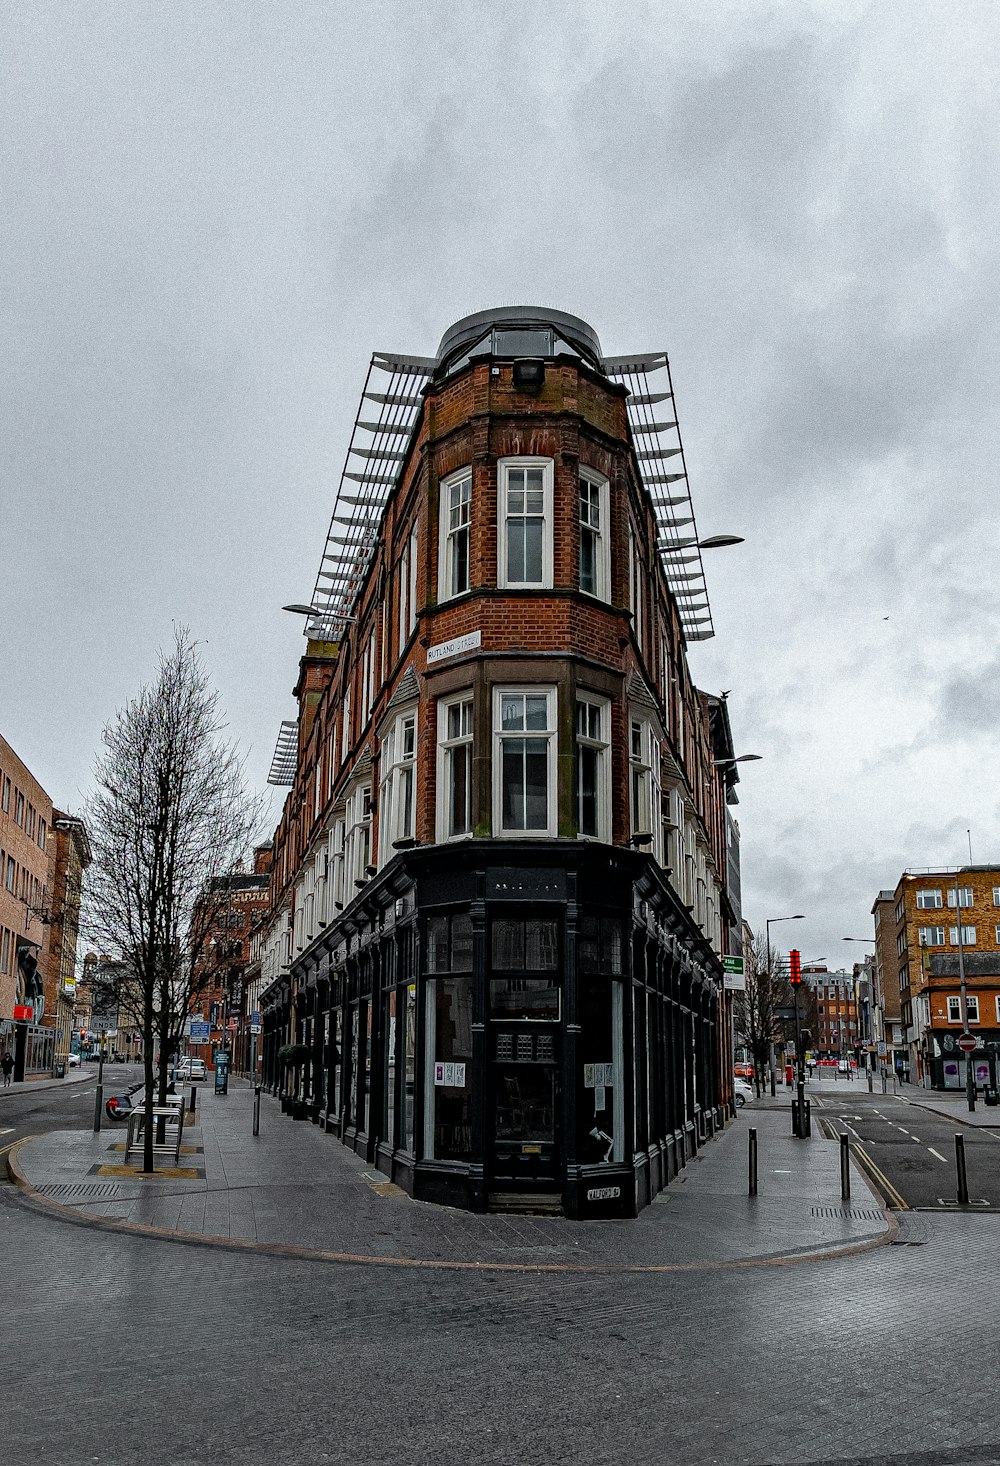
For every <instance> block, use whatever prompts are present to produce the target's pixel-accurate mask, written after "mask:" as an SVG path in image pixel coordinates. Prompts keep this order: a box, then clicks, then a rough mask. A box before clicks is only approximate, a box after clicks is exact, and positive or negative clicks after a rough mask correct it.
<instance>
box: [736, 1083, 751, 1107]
mask: <svg viewBox="0 0 1000 1466" xmlns="http://www.w3.org/2000/svg"><path fill="white" fill-rule="evenodd" d="M753 1098H754V1092H753V1089H752V1088H751V1087H750V1085H749V1084H747V1082H746V1080H745V1079H734V1080H733V1103H734V1104H735V1105H736V1108H737V1109H738V1110H742V1108H743V1106H744V1105H745V1104H746V1102H747V1100H752V1099H753Z"/></svg>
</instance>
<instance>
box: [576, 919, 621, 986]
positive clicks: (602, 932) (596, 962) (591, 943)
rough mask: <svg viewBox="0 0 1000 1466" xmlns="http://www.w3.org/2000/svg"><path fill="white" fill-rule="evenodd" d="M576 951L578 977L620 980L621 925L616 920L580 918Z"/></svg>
mask: <svg viewBox="0 0 1000 1466" xmlns="http://www.w3.org/2000/svg"><path fill="white" fill-rule="evenodd" d="M576 949H577V961H578V965H579V970H580V974H581V976H582V975H585V974H591V973H595V974H602V975H604V976H606V977H620V976H621V972H622V924H621V922H620V921H619V919H618V918H617V917H616V916H583V917H581V919H580V925H579V929H578V932H577V948H576Z"/></svg>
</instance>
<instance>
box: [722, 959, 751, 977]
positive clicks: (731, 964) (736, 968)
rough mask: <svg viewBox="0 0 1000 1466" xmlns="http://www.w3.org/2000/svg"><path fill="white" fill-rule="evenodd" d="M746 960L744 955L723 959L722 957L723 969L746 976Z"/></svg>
mask: <svg viewBox="0 0 1000 1466" xmlns="http://www.w3.org/2000/svg"><path fill="white" fill-rule="evenodd" d="M745 961H746V959H745V958H743V957H723V959H722V970H723V972H735V973H737V974H738V975H739V976H740V977H745V976H746V967H745V965H744V963H745Z"/></svg>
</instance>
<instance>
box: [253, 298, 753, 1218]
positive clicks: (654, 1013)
mask: <svg viewBox="0 0 1000 1466" xmlns="http://www.w3.org/2000/svg"><path fill="white" fill-rule="evenodd" d="M312 605H313V606H314V607H315V608H316V610H315V612H314V613H313V614H312V616H311V619H310V622H309V623H308V625H307V636H308V638H309V639H308V642H307V650H306V655H305V656H304V657H303V658H302V660H301V663H300V674H299V678H298V682H297V685H296V689H295V691H296V695H297V697H298V717H297V719H296V720H295V721H294V722H289V723H288V724H286V725H285V726H284V727H283V729H282V734H281V737H280V738H279V741H278V746H277V749H276V752H275V760H274V765H273V769H272V782H274V783H278V784H286V785H288V786H289V794H288V797H287V799H286V803H285V807H284V811H283V813H282V816H281V821H280V824H279V826H278V829H277V831H276V834H275V841H274V875H273V893H272V894H273V914H272V917H271V921H270V924H269V928H268V932H267V934H266V936H265V938H264V939H263V941H262V943H261V947H262V950H261V958H260V960H261V984H262V992H261V1006H262V1010H263V1022H264V1066H263V1072H264V1076H265V1079H266V1081H267V1083H268V1084H269V1085H271V1086H272V1087H273V1088H275V1089H277V1090H280V1091H282V1092H284V1093H285V1095H286V1099H287V1100H288V1102H289V1103H290V1104H291V1105H292V1106H293V1107H294V1108H295V1109H296V1111H298V1109H299V1108H304V1110H305V1112H306V1113H308V1114H309V1115H310V1116H311V1118H313V1119H314V1120H316V1121H317V1123H320V1124H322V1125H323V1126H324V1127H325V1128H326V1129H327V1130H329V1131H331V1132H333V1133H334V1134H336V1135H337V1136H339V1138H340V1139H341V1140H342V1141H343V1143H345V1144H347V1145H349V1146H351V1147H352V1148H353V1149H354V1150H355V1151H356V1152H357V1153H358V1154H359V1155H362V1156H363V1157H364V1158H365V1160H366V1161H367V1162H368V1163H369V1164H374V1165H376V1166H378V1167H379V1168H380V1169H381V1170H383V1171H384V1172H385V1173H386V1174H387V1175H389V1176H391V1177H392V1178H393V1179H394V1180H395V1181H397V1182H398V1184H400V1185H401V1186H403V1187H404V1188H405V1189H406V1190H407V1191H409V1192H410V1193H412V1194H413V1195H415V1196H418V1197H421V1198H424V1199H427V1200H433V1201H439V1202H445V1203H448V1204H451V1205H455V1206H461V1207H468V1208H473V1209H477V1210H481V1209H485V1208H488V1207H496V1208H502V1207H504V1206H507V1205H511V1204H513V1205H517V1204H522V1203H523V1202H524V1200H525V1199H526V1198H530V1199H531V1200H532V1204H533V1205H535V1206H540V1207H551V1208H555V1209H562V1210H564V1211H566V1212H567V1213H569V1214H571V1215H574V1216H582V1215H594V1216H597V1215H632V1214H634V1213H635V1212H636V1211H637V1210H639V1209H640V1208H641V1207H643V1206H645V1205H646V1204H647V1203H648V1202H649V1201H650V1200H651V1199H652V1198H653V1197H654V1196H655V1195H656V1193H657V1192H658V1191H660V1190H661V1189H662V1188H663V1187H664V1186H665V1185H666V1184H667V1183H668V1181H669V1180H670V1179H671V1177H673V1176H675V1175H676V1174H677V1172H678V1171H679V1170H680V1169H681V1168H682V1167H683V1166H684V1165H685V1164H686V1163H687V1161H688V1160H689V1159H690V1158H691V1157H692V1156H693V1155H694V1154H695V1152H696V1151H697V1150H698V1148H699V1147H700V1146H701V1145H702V1144H703V1143H704V1142H706V1141H707V1140H708V1139H709V1138H710V1137H711V1136H712V1134H713V1133H714V1132H715V1131H716V1130H717V1129H718V1128H719V1126H720V1125H721V1124H722V1123H723V1122H724V1119H725V1117H726V1114H727V1106H728V1104H729V1097H730V1092H731V1073H732V1054H731V1052H730V1047H729V1035H728V1024H727V1023H726V1021H725V1018H724V1010H723V1008H722V1006H721V1003H720V992H721V988H722V966H721V960H720V959H721V955H722V954H723V953H724V952H727V951H728V950H729V948H730V945H731V944H732V945H735V944H736V941H737V940H738V933H739V922H740V912H739V905H738V900H739V879H738V849H739V847H738V840H737V834H738V832H737V829H736V826H735V823H730V824H729V825H728V829H727V804H728V803H735V799H736V793H735V786H736V783H737V768H736V761H735V754H734V749H733V743H732V737H731V732H730V727H729V717H728V710H727V706H726V701H725V698H723V697H721V696H719V697H710V696H708V695H706V694H703V693H701V692H699V690H698V689H697V688H696V687H695V686H694V684H693V681H692V676H691V669H690V667H689V665H688V656H687V649H688V645H689V644H690V643H691V642H693V641H698V640H701V639H703V638H705V637H707V636H710V635H712V634H713V632H712V622H711V612H710V610H709V605H708V599H707V593H706V587H705V580H704V572H703V568H702V563H701V553H700V545H699V540H698V537H697V531H696V529H695V521H694V514H693V509H692V506H691V502H690V496H689V492H688V487H687V478H686V471H685V467H684V457H683V451H682V447H681V442H680V438H679V435H678V431H677V423H676V414H675V409H674V403H673V389H672V384H671V381H670V374H669V368H668V365H667V359H666V356H665V355H664V354H663V353H654V354H652V355H648V356H639V355H634V356H630V357H621V358H607V357H605V356H604V355H603V353H602V351H601V347H600V343H599V341H598V338H597V336H596V333H595V332H594V331H593V329H592V328H591V327H590V326H589V325H587V323H586V322H584V321H581V320H579V319H578V318H576V317H574V316H568V315H565V314H563V313H561V312H558V311H550V310H546V309H542V310H536V309H533V308H527V307H525V308H506V309H501V310H497V311H489V312H483V313H482V314H480V315H477V316H473V317H468V318H466V319H465V320H462V321H459V322H458V323H457V324H456V325H455V326H453V327H451V328H450V330H448V331H447V332H446V333H445V336H444V338H443V339H442V341H441V344H440V347H439V349H438V352H437V355H436V356H435V357H433V358H411V357H405V356H400V355H397V354H388V355H386V354H377V355H376V356H375V357H374V358H373V362H372V367H371V370H370V373H369V380H368V382H367V383H366V386H365V391H364V395H363V400H362V404H361V410H360V412H359V414H358V420H357V423H356V426H355V432H354V437H353V439H352V445H351V449H350V454H349V467H348V470H347V471H346V473H345V477H344V481H343V483H342V486H341V490H340V495H339V497H338V500H337V504H336V507H335V511H334V516H333V522H332V524H331V527H330V534H329V537H328V541H327V546H326V551H325V553H324V556H323V561H322V568H321V570H320V572H319V577H318V579H317V583H316V589H315V591H314V593H313V600H312ZM290 1045H299V1046H303V1045H304V1046H305V1048H306V1049H307V1050H308V1052H309V1054H310V1062H309V1063H308V1064H306V1065H303V1066H302V1067H300V1068H296V1069H286V1067H285V1065H284V1063H283V1061H282V1053H283V1052H284V1055H285V1057H286V1058H287V1057H288V1056H289V1048H288V1046H290Z"/></svg>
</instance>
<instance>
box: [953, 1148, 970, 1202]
mask: <svg viewBox="0 0 1000 1466" xmlns="http://www.w3.org/2000/svg"><path fill="white" fill-rule="evenodd" d="M955 1164H956V1167H957V1168H958V1204H959V1206H968V1204H969V1178H968V1175H967V1174H966V1170H965V1136H964V1135H956V1136H955Z"/></svg>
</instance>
